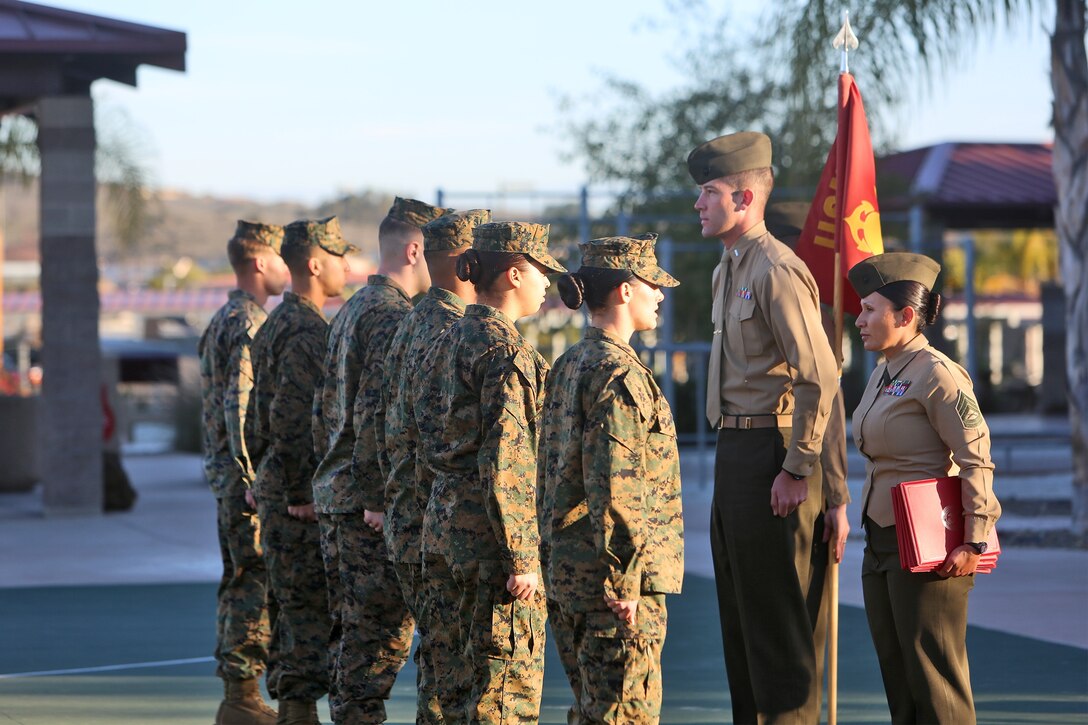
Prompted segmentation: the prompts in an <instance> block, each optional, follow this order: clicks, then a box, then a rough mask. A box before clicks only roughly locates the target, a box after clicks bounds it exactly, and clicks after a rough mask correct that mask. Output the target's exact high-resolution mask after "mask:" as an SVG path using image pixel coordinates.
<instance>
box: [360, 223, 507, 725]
mask: <svg viewBox="0 0 1088 725" xmlns="http://www.w3.org/2000/svg"><path fill="white" fill-rule="evenodd" d="M490 221H491V212H489V211H487V210H484V209H474V210H471V211H467V212H462V213H455V214H447V215H445V216H442V217H440V218H438V219H436V220H434V221H432V222H430V223H428V224H427V225H425V226H424V227H423V243H424V249H425V250H426V252H427V254H428V255H438V254H445V255H448V256H447V257H446V265H445V267H444V268H442V269H441V270H440V269H438V268H432V269H431V277H432V280H433V281H434V284H433V286H432V287H431V288H430V289H429V290H428V291H427V294H426V296H425V297H424V298H423V299H422V300H421V301H420V302H419V304H417V305H416V306H415V308H414V309H413V310H412V311H411V312H409V313H408V314H407V315H406V316H405V317H404V319H403V320H402V321H401V323H400V324H399V325H398V326H397V330H396V333H395V334H394V336H393V341H392V342H391V343H390V345H389V352H388V354H387V355H386V358H385V366H384V374H383V380H382V386H381V389H382V399H383V404H382V406H380V408H381V409H384V418H385V426H384V429H385V433H384V436H382V437H381V438H382V442H381V443H380V446H381V447H382V448H383V449H384V455H383V456H381V461H382V468H383V474H384V475H385V528H384V532H385V542H386V546H387V548H388V552H389V558H390V560H391V561H392V562H393V565H394V567H395V568H396V572H397V579H398V580H399V581H400V586H401V591H402V593H403V594H404V599H405V601H406V602H407V603H408V606H409V608H410V609H411V611H412V615H413V616H414V617H415V620H416V629H417V631H418V632H419V646H418V647H417V648H416V666H417V667H418V672H419V677H418V682H417V683H418V689H419V696H418V697H419V700H418V702H419V706H418V709H417V714H416V722H417V723H441V722H443V716H442V709H443V706H444V709H445V710H447V711H449V712H450V713H451V715H452V716H453V717H456V715H455V714H454V713H455V710H456V708H457V703H462V705H463V703H464V701H465V699H466V698H467V692H466V691H465V690H466V688H467V686H468V684H470V683H469V682H468V677H467V675H468V674H469V669H468V666H467V664H466V663H465V662H464V657H463V652H462V651H461V650H460V648H458V647H457V646H456V644H455V641H456V639H455V638H451V637H449V636H448V634H449V633H451V632H456V631H457V629H458V626H459V625H458V620H457V617H456V611H455V610H453V609H452V608H451V607H449V606H444V605H442V604H441V602H443V601H444V600H445V598H446V597H447V596H448V593H447V592H439V593H438V597H437V599H436V601H438V602H439V606H438V608H437V617H438V619H437V622H435V623H434V624H432V623H431V618H430V617H429V616H428V613H429V611H430V609H431V606H430V604H429V602H430V601H432V600H431V599H430V597H429V596H428V594H427V591H428V582H427V580H426V579H425V577H424V570H423V569H424V567H423V560H422V543H421V535H422V529H423V511H424V509H425V508H426V507H427V499H428V498H429V497H430V493H431V481H432V479H433V478H434V474H433V473H432V472H431V471H430V469H428V468H427V467H426V465H424V463H423V461H422V451H420V450H419V449H418V446H419V429H418V428H417V427H416V421H415V415H414V412H413V410H414V406H415V401H416V398H417V397H418V395H417V393H418V390H419V386H420V381H419V370H420V365H421V363H422V362H423V358H424V356H425V355H426V354H427V352H429V351H430V350H431V349H432V348H433V347H434V346H435V343H436V341H437V340H438V338H439V337H440V336H441V335H442V334H443V333H445V332H446V330H448V329H449V328H450V327H451V326H452V325H453V323H455V322H456V321H457V320H459V319H461V318H462V317H463V316H464V314H465V303H464V301H463V300H462V298H461V297H459V296H458V295H457V294H455V293H454V292H453V291H451V290H450V289H446V288H445V287H443V286H441V283H444V284H445V285H446V286H448V287H454V286H456V287H458V288H460V287H461V286H464V284H465V283H461V284H460V285H457V284H456V277H454V278H453V280H449V279H441V278H440V277H439V274H442V275H444V276H445V277H449V276H450V274H449V273H450V271H451V269H450V264H449V263H450V262H455V261H456V256H457V255H456V252H457V251H458V250H463V249H465V248H467V247H469V246H470V245H471V244H472V230H473V229H475V227H476V226H477V225H478V224H484V223H487V222H490ZM435 264H438V262H437V261H436V262H435ZM431 266H432V265H431V260H428V267H431ZM437 563H438V562H437V561H435V560H433V559H432V561H431V562H430V563H429V567H430V568H431V569H432V570H433V567H434V566H435V565H437ZM440 581H449V577H446V578H445V579H443V580H440ZM438 583H440V582H435V584H438ZM436 646H437V654H436V651H435V648H436ZM435 656H437V657H438V658H440V659H441V660H442V669H443V674H444V682H443V692H444V697H442V698H441V702H440V698H439V696H438V688H437V680H436V675H435V670H434V666H433V664H432V663H433V659H434V657H435ZM445 693H451V694H445Z"/></svg>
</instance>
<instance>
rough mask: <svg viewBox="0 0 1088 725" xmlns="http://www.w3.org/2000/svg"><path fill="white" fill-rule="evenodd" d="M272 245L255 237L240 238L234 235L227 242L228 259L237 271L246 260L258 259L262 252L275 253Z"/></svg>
mask: <svg viewBox="0 0 1088 725" xmlns="http://www.w3.org/2000/svg"><path fill="white" fill-rule="evenodd" d="M275 253H276V251H275V250H274V249H272V247H270V246H268V245H267V244H265V243H263V242H258V241H255V240H253V239H239V238H238V237H233V238H231V240H230V241H229V242H227V259H228V260H229V261H230V266H231V267H233V268H234V269H235V271H237V270H240V269H241V268H242V267H244V266H245V264H246V262H248V261H250V260H251V259H256V258H257V257H259V256H261V255H262V254H275Z"/></svg>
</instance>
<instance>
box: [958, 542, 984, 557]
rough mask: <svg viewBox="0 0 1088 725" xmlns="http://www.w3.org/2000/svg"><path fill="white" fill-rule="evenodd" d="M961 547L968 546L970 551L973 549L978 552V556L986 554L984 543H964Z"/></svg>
mask: <svg viewBox="0 0 1088 725" xmlns="http://www.w3.org/2000/svg"><path fill="white" fill-rule="evenodd" d="M963 545H964V546H970V547H971V548H972V549H974V550H975V551H977V552H978V555H979V556H982V555H983V554H985V553H986V542H985V541H965V542H963Z"/></svg>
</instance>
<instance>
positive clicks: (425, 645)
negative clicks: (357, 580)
mask: <svg viewBox="0 0 1088 725" xmlns="http://www.w3.org/2000/svg"><path fill="white" fill-rule="evenodd" d="M393 567H394V569H395V570H396V572H397V580H398V581H399V582H400V591H401V594H402V595H403V596H404V601H405V602H406V603H407V604H408V610H409V611H410V612H411V613H412V616H413V617H414V618H415V620H416V632H417V633H418V634H419V644H418V645H417V646H416V651H415V655H414V659H413V661H414V662H415V663H416V725H441V723H443V722H444V720H443V719H442V708H441V707H440V706H439V704H438V692H437V690H436V683H435V675H434V667H433V665H432V664H431V657H432V656H431V629H430V626H429V625H428V619H427V609H428V604H427V590H426V589H425V588H424V586H423V566H422V565H421V564H414V563H411V562H401V561H398V562H394V564H393Z"/></svg>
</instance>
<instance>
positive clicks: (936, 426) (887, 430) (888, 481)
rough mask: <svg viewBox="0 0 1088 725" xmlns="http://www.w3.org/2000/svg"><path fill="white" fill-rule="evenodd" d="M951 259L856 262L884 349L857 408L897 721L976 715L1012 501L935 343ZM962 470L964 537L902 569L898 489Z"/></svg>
mask: <svg viewBox="0 0 1088 725" xmlns="http://www.w3.org/2000/svg"><path fill="white" fill-rule="evenodd" d="M938 272H940V265H938V264H937V263H936V262H934V261H933V260H932V259H930V258H928V257H924V256H922V255H919V254H904V253H892V254H881V255H877V256H875V257H870V258H869V259H867V260H865V261H864V262H861V263H859V264H857V265H855V266H854V267H853V268H852V269H851V270H850V273H849V276H850V283H851V284H852V285H853V286H854V289H855V290H857V293H858V296H859V297H861V307H862V308H861V314H860V315H859V316H858V319H857V326H858V329H859V330H860V331H861V339H862V342H863V344H864V346H865V349H866V350H872V351H878V352H880V353H882V354H883V355H884V357H885V362H884V364H882V365H879V366H878V367H877V369H876V370H875V371H874V372H873V375H872V377H870V378H869V384H868V386H867V387H866V389H865V393H864V395H863V396H862V399H861V402H860V404H859V405H858V408H857V410H856V411H854V422H853V428H854V441H855V442H856V444H857V447H858V450H859V451H860V452H861V453H862V454H863V455H864V456H865V458H866V464H865V469H866V470H865V474H866V481H865V489H864V491H863V493H862V502H863V503H862V516H863V519H864V525H865V534H866V547H865V558H864V561H863V563H862V573H861V575H862V589H863V592H864V595H865V613H866V615H867V616H868V619H869V629H870V631H871V633H872V636H873V644H874V645H875V646H876V651H877V656H878V657H879V659H880V671H881V675H882V676H883V678H884V691H885V693H886V694H887V697H888V706H889V708H890V709H891V716H892V722H894V723H950V724H952V725H964V724H965V723H973V722H975V706H974V700H973V698H972V695H971V678H970V674H969V672H968V666H967V646H966V636H967V595H968V594H969V593H970V591H971V589H972V588H973V587H974V571H975V567H976V566H977V565H978V558H979V555H980V554H981V553H982V552H983V551H984V549H985V544H984V543H983V542H985V540H986V536H987V534H988V533H989V531H990V529H991V527H993V525H994V522H995V521H996V520H997V517H998V516H999V515H1000V514H1001V506H1000V505H999V504H998V502H997V499H996V498H995V497H994V492H993V485H992V484H993V463H992V462H991V461H990V432H989V429H988V428H987V427H986V421H984V420H983V419H982V414H981V413H980V412H979V409H978V404H977V403H976V402H975V398H974V391H973V386H972V384H971V379H970V377H968V375H967V373H966V372H965V371H964V369H963V368H961V367H960V366H959V365H957V364H956V363H954V362H952V361H951V360H950V359H949V358H948V357H946V356H945V355H943V354H942V353H940V352H938V351H937V350H935V349H934V348H933V347H931V346H930V344H929V342H928V340H926V337H925V335H924V334H922V330H923V328H925V327H926V326H927V325H931V324H933V322H935V321H936V319H937V313H938V311H939V309H940V302H941V298H940V295H938V294H935V293H932V292H930V290H931V289H932V287H933V283H934V282H935V281H936V279H937V274H938ZM957 474H958V475H959V476H960V478H961V479H962V481H963V485H962V491H963V510H964V543H963V545H962V546H959V547H957V548H956V549H954V550H953V551H952V552H951V553H950V554H949V555H948V558H947V559H946V560H945V562H944V563H943V564H942V565H941V566H940V568H939V569H938V570H937V571H936V572H933V573H925V574H922V573H918V574H916V573H911V572H910V571H905V570H903V569H902V568H900V565H899V547H898V544H897V541H896V532H895V518H894V515H893V513H892V498H891V489H892V486H895V485H896V484H898V483H900V482H902V481H914V480H919V479H927V478H939V477H943V476H954V475H957Z"/></svg>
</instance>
